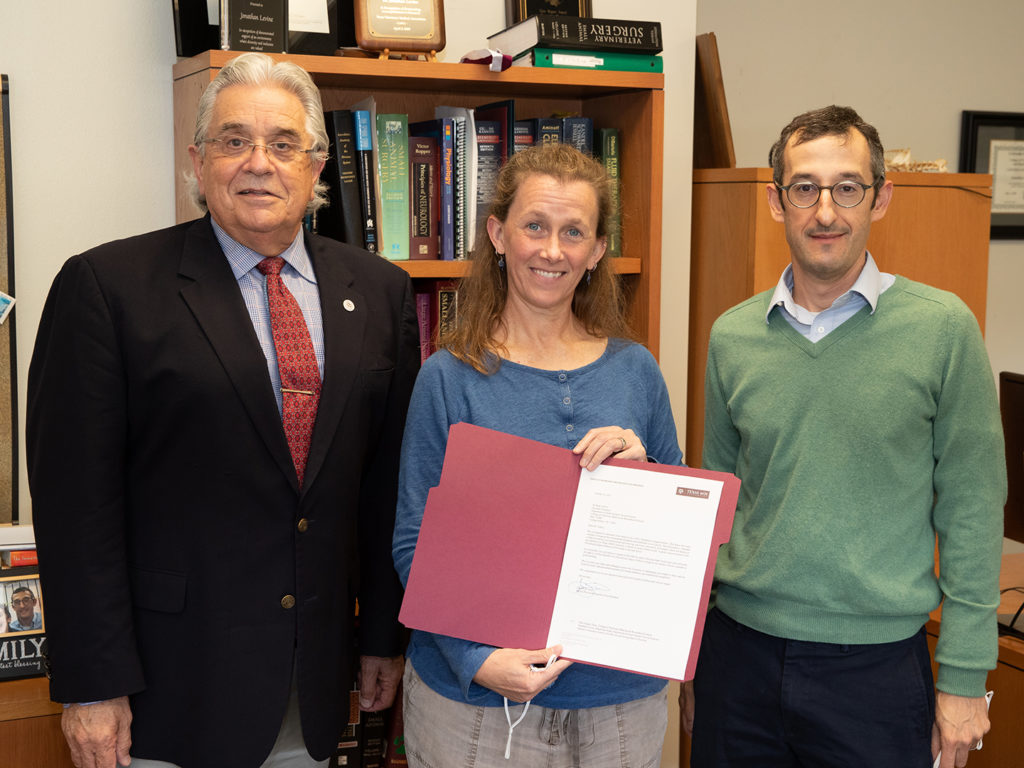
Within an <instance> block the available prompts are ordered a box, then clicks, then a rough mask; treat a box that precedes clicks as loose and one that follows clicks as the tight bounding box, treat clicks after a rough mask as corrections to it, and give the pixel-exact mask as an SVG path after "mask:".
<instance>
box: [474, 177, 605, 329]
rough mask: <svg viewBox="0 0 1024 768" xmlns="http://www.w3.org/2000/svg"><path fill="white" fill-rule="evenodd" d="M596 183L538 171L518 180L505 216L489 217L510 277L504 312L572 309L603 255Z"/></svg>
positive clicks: (493, 238)
mask: <svg viewBox="0 0 1024 768" xmlns="http://www.w3.org/2000/svg"><path fill="white" fill-rule="evenodd" d="M597 225H598V208H597V194H596V193H595V192H594V188H593V187H592V186H591V185H590V184H588V183H586V182H584V181H569V182H561V181H559V180H558V179H556V178H554V177H553V176H548V175H544V174H533V175H530V176H527V177H526V178H525V179H524V180H523V181H522V183H521V184H520V185H519V190H518V191H517V192H516V195H515V198H514V199H513V201H512V205H511V206H510V207H509V210H508V215H507V216H506V217H505V221H499V220H498V219H497V218H495V217H494V216H492V217H490V218H489V219H488V220H487V233H488V235H490V238H491V243H493V245H494V250H495V251H496V252H497V253H499V254H504V257H505V264H506V267H505V270H506V274H507V276H508V299H507V304H506V308H505V311H506V313H507V312H509V311H510V310H513V311H518V310H521V309H527V310H529V311H534V312H535V311H538V310H539V311H545V312H571V311H572V299H573V294H574V292H575V290H576V286H577V284H578V283H579V281H580V280H581V279H582V278H583V274H584V272H586V271H587V270H588V269H593V268H594V266H596V264H597V262H598V261H600V260H601V257H602V256H603V255H604V251H605V247H606V241H605V239H604V238H603V237H598V236H597Z"/></svg>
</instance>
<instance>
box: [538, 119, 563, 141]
mask: <svg viewBox="0 0 1024 768" xmlns="http://www.w3.org/2000/svg"><path fill="white" fill-rule="evenodd" d="M531 122H533V123H534V128H533V141H534V143H535V144H557V143H559V142H560V141H561V140H562V120H561V119H560V118H557V117H537V118H534V119H533V120H532V121H531Z"/></svg>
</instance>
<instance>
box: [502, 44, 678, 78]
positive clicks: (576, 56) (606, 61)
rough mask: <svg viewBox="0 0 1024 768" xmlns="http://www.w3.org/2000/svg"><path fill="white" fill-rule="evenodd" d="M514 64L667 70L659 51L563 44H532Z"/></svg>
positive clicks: (645, 70)
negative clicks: (587, 48)
mask: <svg viewBox="0 0 1024 768" xmlns="http://www.w3.org/2000/svg"><path fill="white" fill-rule="evenodd" d="M512 66H513V67H552V68H556V69H610V70H619V71H624V72H663V71H664V65H663V63H662V58H661V56H660V55H657V54H648V53H623V52H620V51H573V50H563V49H559V48H540V47H538V48H531V49H530V50H528V51H526V52H525V53H523V54H522V55H520V56H519V57H517V58H516V59H515V60H514V61H513V62H512Z"/></svg>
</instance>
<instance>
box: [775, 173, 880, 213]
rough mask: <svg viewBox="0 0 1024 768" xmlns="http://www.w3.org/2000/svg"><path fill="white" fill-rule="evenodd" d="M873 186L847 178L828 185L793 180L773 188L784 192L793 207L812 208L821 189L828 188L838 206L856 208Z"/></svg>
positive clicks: (819, 195)
mask: <svg viewBox="0 0 1024 768" xmlns="http://www.w3.org/2000/svg"><path fill="white" fill-rule="evenodd" d="M876 183H877V182H876ZM873 186H875V185H874V184H863V183H861V182H859V181H853V180H852V179H847V180H845V181H840V182H838V183H836V184H832V185H831V186H828V187H822V186H818V185H817V184H815V183H814V182H813V181H794V182H793V183H792V184H787V185H786V186H782V185H781V184H776V185H775V188H776V189H778V190H779V191H780V192H785V193H786V199H787V200H789V202H790V203H791V204H792V205H793V207H794V208H813V207H814V206H815V205H816V204H817V202H818V198H820V197H821V191H822V190H823V189H827V190H828V193H829V195H831V197H832V202H833V203H835V204H836V205H838V206H839V207H840V208H856V207H857V206H858V205H860V204H861V202H863V200H864V198H865V197H866V196H867V194H868V190H869V189H871V188H872V187H873Z"/></svg>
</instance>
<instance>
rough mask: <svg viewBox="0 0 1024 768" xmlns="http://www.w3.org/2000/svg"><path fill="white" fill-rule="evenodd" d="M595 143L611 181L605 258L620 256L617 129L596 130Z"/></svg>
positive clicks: (620, 217)
mask: <svg viewBox="0 0 1024 768" xmlns="http://www.w3.org/2000/svg"><path fill="white" fill-rule="evenodd" d="M595 134H596V136H595V138H596V141H597V153H598V158H599V159H600V160H601V163H602V164H603V165H604V169H605V171H606V172H607V173H608V177H609V178H610V179H611V180H612V210H613V214H612V217H611V220H610V221H609V222H608V225H607V234H608V249H607V250H606V251H605V255H607V256H621V255H622V232H621V231H620V228H621V225H622V216H621V214H620V212H619V198H620V187H621V184H620V175H619V174H620V165H619V129H618V128H598V129H597V130H596V131H595Z"/></svg>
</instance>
